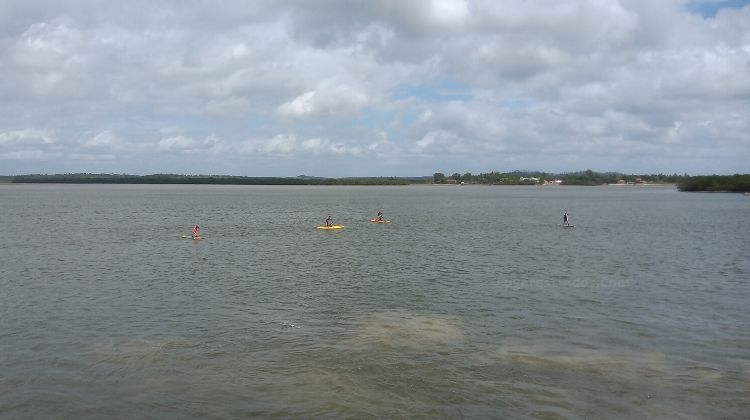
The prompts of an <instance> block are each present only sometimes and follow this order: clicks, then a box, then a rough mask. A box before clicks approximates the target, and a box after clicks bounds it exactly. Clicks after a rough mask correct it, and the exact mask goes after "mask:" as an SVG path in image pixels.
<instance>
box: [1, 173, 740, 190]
mask: <svg viewBox="0 0 750 420" xmlns="http://www.w3.org/2000/svg"><path fill="white" fill-rule="evenodd" d="M0 184H141V185H148V184H154V185H155V184H159V185H324V186H325V185H329V186H333V185H342V186H343V185H349V186H378V185H380V186H403V185H436V186H445V187H448V186H456V187H465V186H477V185H481V186H513V185H516V186H518V185H525V186H540V187H547V188H549V187H556V186H609V187H618V188H619V187H655V186H659V187H670V186H671V187H675V186H676V188H678V189H679V190H680V191H686V192H693V191H695V192H697V191H715V192H748V191H750V175H747V174H745V175H740V174H737V175H726V176H723V175H710V176H693V177H691V176H688V175H676V174H675V175H662V174H658V175H625V174H620V173H615V172H607V173H599V172H593V171H584V172H574V173H567V174H550V173H543V172H522V171H515V172H504V173H500V172H490V173H484V174H478V175H472V174H471V173H468V172H467V173H465V174H463V175H461V174H458V173H455V174H453V175H451V176H447V177H446V176H445V175H444V174H442V173H435V174H434V175H433V176H421V177H345V178H325V177H315V176H307V175H299V176H297V177H249V176H233V175H179V174H152V175H127V174H89V173H73V174H52V175H48V174H30V175H15V176H12V175H11V176H8V175H4V176H0Z"/></svg>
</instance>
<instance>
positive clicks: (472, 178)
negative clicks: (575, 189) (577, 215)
mask: <svg viewBox="0 0 750 420" xmlns="http://www.w3.org/2000/svg"><path fill="white" fill-rule="evenodd" d="M685 177H687V175H678V174H672V175H666V174H650V175H632V174H623V173H620V172H595V171H592V170H590V169H588V170H585V171H580V172H569V173H562V174H555V173H549V172H538V171H513V172H489V173H480V174H478V175H474V174H472V173H471V172H467V173H465V174H463V175H462V174H459V173H454V174H453V175H448V176H446V175H445V174H444V173H442V172H436V173H435V174H434V175H433V176H432V182H433V183H435V184H448V183H461V182H464V183H469V184H490V185H536V184H543V183H544V182H545V181H547V182H554V181H556V180H559V181H561V183H562V184H565V185H602V184H617V183H618V182H621V183H622V182H624V183H630V184H635V183H655V184H669V183H677V182H680V181H681V180H682V179H684V178H685Z"/></svg>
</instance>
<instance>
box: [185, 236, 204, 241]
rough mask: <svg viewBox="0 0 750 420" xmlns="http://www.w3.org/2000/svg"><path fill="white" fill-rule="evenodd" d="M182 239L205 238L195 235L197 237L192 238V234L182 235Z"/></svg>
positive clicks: (197, 239)
mask: <svg viewBox="0 0 750 420" xmlns="http://www.w3.org/2000/svg"><path fill="white" fill-rule="evenodd" d="M182 239H192V240H194V241H200V240H202V239H206V238H204V237H202V236H197V237H195V238H193V237H192V236H187V235H182Z"/></svg>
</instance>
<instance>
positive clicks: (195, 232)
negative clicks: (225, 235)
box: [193, 225, 200, 238]
mask: <svg viewBox="0 0 750 420" xmlns="http://www.w3.org/2000/svg"><path fill="white" fill-rule="evenodd" d="M198 229H200V228H199V227H198V225H195V227H194V228H193V238H197V237H199V236H200V235H199V234H198Z"/></svg>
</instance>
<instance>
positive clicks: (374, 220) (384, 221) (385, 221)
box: [370, 219, 391, 223]
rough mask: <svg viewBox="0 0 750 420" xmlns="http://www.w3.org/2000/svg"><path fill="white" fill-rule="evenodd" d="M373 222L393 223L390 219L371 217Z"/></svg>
mask: <svg viewBox="0 0 750 420" xmlns="http://www.w3.org/2000/svg"><path fill="white" fill-rule="evenodd" d="M370 221H371V222H373V223H391V221H390V220H378V219H370Z"/></svg>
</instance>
